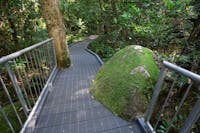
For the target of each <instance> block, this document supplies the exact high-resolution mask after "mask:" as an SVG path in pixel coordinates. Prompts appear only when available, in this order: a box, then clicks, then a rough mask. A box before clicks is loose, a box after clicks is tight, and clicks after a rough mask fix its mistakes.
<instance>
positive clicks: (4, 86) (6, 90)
mask: <svg viewBox="0 0 200 133" xmlns="http://www.w3.org/2000/svg"><path fill="white" fill-rule="evenodd" d="M0 81H1V84H2V87H3V89H4V91H5V93H6V95H7V97H8V100H9V102H10V104H11V106H12V108H13V110H14V112H15V114H16V116H17V119H18V121H19V123H20V125H21V127H22V126H23V124H22V120H21V118H20V116H19V114H18V112H17V110H16V108H15V105H14V103H13V101H12V98H11V96H10V94H9V92H8V89H7V87H6V85H5V83H4V82H3V79H2V77H1V75H0Z"/></svg>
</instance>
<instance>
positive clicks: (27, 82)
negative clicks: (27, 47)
mask: <svg viewBox="0 0 200 133" xmlns="http://www.w3.org/2000/svg"><path fill="white" fill-rule="evenodd" d="M19 59H20V61H22V58H21V57H19ZM22 72H23V73H24V77H25V81H26V84H27V86H28V89H29V93H30V94H31V97H32V99H33V102H34V103H35V98H34V96H33V92H32V90H31V86H30V83H29V80H28V76H27V72H26V70H25V67H23V68H22Z"/></svg>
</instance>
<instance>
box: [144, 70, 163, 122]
mask: <svg viewBox="0 0 200 133" xmlns="http://www.w3.org/2000/svg"><path fill="white" fill-rule="evenodd" d="M165 73H166V68H165V66H162V69H161V71H160V75H159V77H158V81H157V83H156V86H155V89H154V91H153V96H152V100H151V102H150V104H149V107H148V110H147V113H146V116H145V122H149V120H150V118H151V116H152V113H153V110H154V106H155V104H156V101H157V98H158V95H159V93H160V90H161V86H162V84H163V81H164V77H165Z"/></svg>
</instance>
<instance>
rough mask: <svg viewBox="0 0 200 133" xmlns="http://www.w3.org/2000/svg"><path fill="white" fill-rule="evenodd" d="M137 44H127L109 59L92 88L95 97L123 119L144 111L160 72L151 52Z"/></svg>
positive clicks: (128, 118)
mask: <svg viewBox="0 0 200 133" xmlns="http://www.w3.org/2000/svg"><path fill="white" fill-rule="evenodd" d="M138 47H139V48H141V47H140V46H134V45H131V46H127V47H126V48H124V49H122V50H121V51H119V52H117V53H116V54H115V55H114V56H113V57H112V58H111V59H110V60H108V61H107V62H106V63H105V65H104V66H103V67H102V68H101V69H100V70H99V72H98V73H97V76H96V80H95V81H94V82H93V85H92V89H91V92H92V94H93V95H94V97H95V98H96V99H97V100H99V101H100V102H102V103H103V104H104V105H105V106H106V107H107V108H108V109H110V110H111V111H112V112H113V113H115V114H117V115H119V116H121V117H122V118H124V119H126V120H130V119H131V118H133V117H134V116H137V115H142V114H143V113H144V112H145V111H146V107H147V104H148V103H149V100H150V96H151V95H152V88H153V86H154V85H155V82H156V80H157V77H158V73H159V69H158V67H157V65H156V63H155V61H154V59H153V53H152V51H151V50H149V49H147V48H143V47H142V52H141V50H138V49H137V48H138ZM142 67H143V68H144V70H141V71H140V70H139V68H142ZM135 70H136V71H135ZM137 70H138V71H137ZM134 72H135V73H134Z"/></svg>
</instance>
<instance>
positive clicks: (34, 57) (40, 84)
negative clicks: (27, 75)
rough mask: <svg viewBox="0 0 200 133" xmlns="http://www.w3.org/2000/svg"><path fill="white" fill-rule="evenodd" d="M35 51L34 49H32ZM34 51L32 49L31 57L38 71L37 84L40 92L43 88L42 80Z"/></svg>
mask: <svg viewBox="0 0 200 133" xmlns="http://www.w3.org/2000/svg"><path fill="white" fill-rule="evenodd" d="M34 51H35V50H34ZM34 51H32V55H33V59H34V63H35V66H36V70H37V71H38V73H39V76H38V78H39V82H40V83H39V85H38V86H40V92H41V91H42V88H43V85H42V84H43V83H42V80H41V76H40V75H41V73H40V69H39V64H38V62H37V59H36V56H35V52H34Z"/></svg>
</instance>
